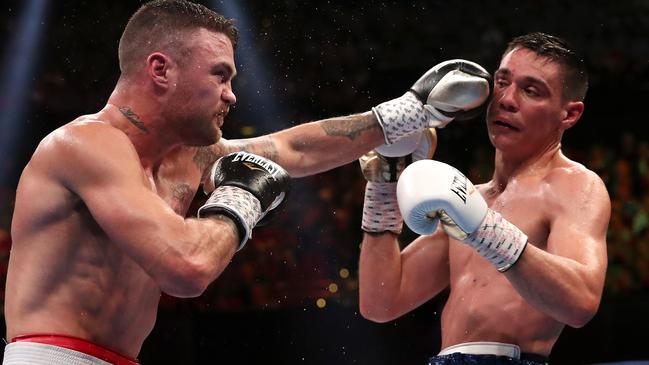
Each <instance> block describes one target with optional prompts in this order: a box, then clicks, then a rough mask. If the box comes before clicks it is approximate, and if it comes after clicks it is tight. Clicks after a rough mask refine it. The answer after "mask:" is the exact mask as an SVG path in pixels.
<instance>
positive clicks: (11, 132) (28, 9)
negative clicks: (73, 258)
mask: <svg viewBox="0 0 649 365" xmlns="http://www.w3.org/2000/svg"><path fill="white" fill-rule="evenodd" d="M23 4H25V5H24V7H23V9H22V14H21V15H20V19H19V20H18V22H17V23H16V26H17V27H16V29H15V32H14V37H13V39H12V40H11V41H10V42H8V46H7V48H6V49H5V58H4V60H3V63H2V65H3V68H2V79H0V130H2V133H0V158H11V155H12V154H13V152H14V149H15V146H16V145H17V144H19V141H20V139H21V137H22V135H23V131H24V130H25V129H26V128H25V127H26V121H25V119H24V118H25V115H26V113H25V110H26V108H27V105H28V100H27V99H28V95H27V90H29V86H30V84H31V81H32V78H33V76H34V64H35V60H36V56H37V50H38V49H39V46H40V43H41V38H42V34H43V30H44V28H45V17H46V9H47V8H48V5H49V0H28V1H26V2H24V3H23ZM6 179H7V176H5V175H4V174H3V175H2V176H0V185H5V184H6V183H7V181H5V180H6Z"/></svg>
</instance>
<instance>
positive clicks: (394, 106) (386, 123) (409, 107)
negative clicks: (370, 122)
mask: <svg viewBox="0 0 649 365" xmlns="http://www.w3.org/2000/svg"><path fill="white" fill-rule="evenodd" d="M372 112H373V113H374V115H375V116H376V119H377V120H378V122H379V124H380V125H381V129H383V135H384V136H385V142H386V143H388V144H390V143H394V142H396V141H398V140H399V139H401V138H403V137H405V136H407V135H409V134H412V133H413V132H415V131H418V130H421V129H424V128H426V127H428V125H429V123H428V120H429V118H430V115H429V113H428V112H427V111H426V109H424V106H423V103H422V102H421V101H420V100H419V99H417V96H415V94H414V93H413V92H410V91H408V92H406V93H405V94H404V95H402V96H400V97H398V98H396V99H392V100H390V101H386V102H384V103H381V104H379V105H377V106H376V107H374V108H372Z"/></svg>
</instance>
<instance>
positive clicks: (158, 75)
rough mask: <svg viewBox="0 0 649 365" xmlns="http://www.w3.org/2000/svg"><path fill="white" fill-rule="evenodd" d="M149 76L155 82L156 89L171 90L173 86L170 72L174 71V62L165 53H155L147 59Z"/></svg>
mask: <svg viewBox="0 0 649 365" xmlns="http://www.w3.org/2000/svg"><path fill="white" fill-rule="evenodd" d="M146 65H147V75H148V76H149V78H150V79H151V81H153V83H154V85H156V87H160V88H163V89H167V88H169V85H170V84H171V82H170V80H169V78H170V76H171V75H170V72H169V71H170V70H171V69H172V62H171V59H170V58H169V56H167V55H165V54H164V53H160V52H154V53H151V54H150V55H149V57H147V59H146Z"/></svg>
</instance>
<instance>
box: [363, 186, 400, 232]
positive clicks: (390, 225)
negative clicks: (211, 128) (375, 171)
mask: <svg viewBox="0 0 649 365" xmlns="http://www.w3.org/2000/svg"><path fill="white" fill-rule="evenodd" d="M361 228H362V229H363V231H365V232H372V233H380V232H387V231H390V232H393V233H395V234H399V233H401V230H402V229H403V218H401V212H399V205H398V204H397V183H396V182H392V183H379V182H371V181H368V182H367V185H365V201H364V203H363V220H362V221H361Z"/></svg>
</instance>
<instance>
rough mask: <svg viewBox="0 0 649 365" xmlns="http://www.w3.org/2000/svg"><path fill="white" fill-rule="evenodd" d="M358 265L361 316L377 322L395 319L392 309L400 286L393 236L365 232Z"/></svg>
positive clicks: (399, 256) (399, 259)
mask: <svg viewBox="0 0 649 365" xmlns="http://www.w3.org/2000/svg"><path fill="white" fill-rule="evenodd" d="M358 266H359V267H358V281H359V290H358V291H359V307H360V312H361V314H362V315H363V317H365V318H367V319H370V320H373V321H376V322H386V321H389V320H392V319H394V318H396V317H398V316H399V314H398V313H396V310H395V307H394V306H395V299H396V298H397V297H398V295H399V291H400V287H401V254H400V248H399V244H398V242H397V238H396V235H394V234H391V233H383V234H368V233H365V234H364V236H363V243H362V246H361V255H360V261H359V265H358Z"/></svg>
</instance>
